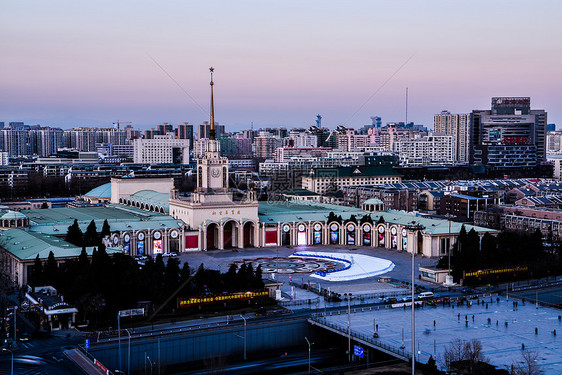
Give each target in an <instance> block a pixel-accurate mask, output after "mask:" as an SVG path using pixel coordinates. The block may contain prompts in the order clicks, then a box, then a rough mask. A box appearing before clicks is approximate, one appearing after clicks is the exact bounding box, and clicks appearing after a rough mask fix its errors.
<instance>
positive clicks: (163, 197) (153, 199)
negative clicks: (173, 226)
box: [123, 190, 170, 212]
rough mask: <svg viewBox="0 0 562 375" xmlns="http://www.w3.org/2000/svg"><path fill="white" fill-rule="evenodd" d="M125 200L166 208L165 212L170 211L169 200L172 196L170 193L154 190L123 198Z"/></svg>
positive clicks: (142, 191) (138, 192)
mask: <svg viewBox="0 0 562 375" xmlns="http://www.w3.org/2000/svg"><path fill="white" fill-rule="evenodd" d="M123 199H126V200H130V201H133V202H138V203H144V204H145V205H146V204H148V205H151V204H152V205H154V206H158V207H162V208H164V212H168V211H169V205H168V200H169V199H170V194H168V193H159V192H157V191H154V190H141V191H137V192H136V193H135V194H133V195H130V196H128V197H123Z"/></svg>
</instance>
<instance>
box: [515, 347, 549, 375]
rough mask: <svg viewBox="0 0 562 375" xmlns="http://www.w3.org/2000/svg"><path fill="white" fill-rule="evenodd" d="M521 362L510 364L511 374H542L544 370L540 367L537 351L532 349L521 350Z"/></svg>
mask: <svg viewBox="0 0 562 375" xmlns="http://www.w3.org/2000/svg"><path fill="white" fill-rule="evenodd" d="M521 357H522V362H520V363H514V364H512V365H511V371H510V374H511V375H542V374H544V371H543V370H542V369H541V368H540V365H539V364H538V361H537V359H538V358H539V353H538V352H535V351H532V350H526V349H525V350H523V351H522V352H521Z"/></svg>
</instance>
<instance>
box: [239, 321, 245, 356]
mask: <svg viewBox="0 0 562 375" xmlns="http://www.w3.org/2000/svg"><path fill="white" fill-rule="evenodd" d="M240 317H241V318H242V319H244V361H245V360H246V318H244V316H242V315H240Z"/></svg>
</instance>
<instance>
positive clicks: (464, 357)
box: [443, 338, 489, 374]
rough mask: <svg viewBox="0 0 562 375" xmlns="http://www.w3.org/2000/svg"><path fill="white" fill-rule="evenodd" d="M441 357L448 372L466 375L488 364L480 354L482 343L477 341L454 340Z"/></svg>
mask: <svg viewBox="0 0 562 375" xmlns="http://www.w3.org/2000/svg"><path fill="white" fill-rule="evenodd" d="M443 357H444V360H445V365H446V367H447V369H448V370H449V371H456V372H459V373H468V374H474V373H476V372H477V371H476V368H477V366H479V365H482V364H486V363H488V362H489V360H488V359H487V358H485V357H484V354H483V353H482V343H481V342H480V340H477V339H472V340H470V341H463V340H461V339H460V338H456V339H454V340H453V341H451V343H450V344H449V345H447V346H446V347H445V353H444V355H443Z"/></svg>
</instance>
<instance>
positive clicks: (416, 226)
mask: <svg viewBox="0 0 562 375" xmlns="http://www.w3.org/2000/svg"><path fill="white" fill-rule="evenodd" d="M404 229H406V230H409V231H412V232H413V233H414V238H413V244H412V375H414V374H415V372H416V313H415V310H416V303H415V296H414V294H415V282H416V279H415V274H414V258H415V256H416V245H417V242H418V240H417V234H418V231H422V230H424V229H425V227H424V226H423V225H421V224H420V223H416V222H415V221H412V222H411V223H410V224H407V225H404Z"/></svg>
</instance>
